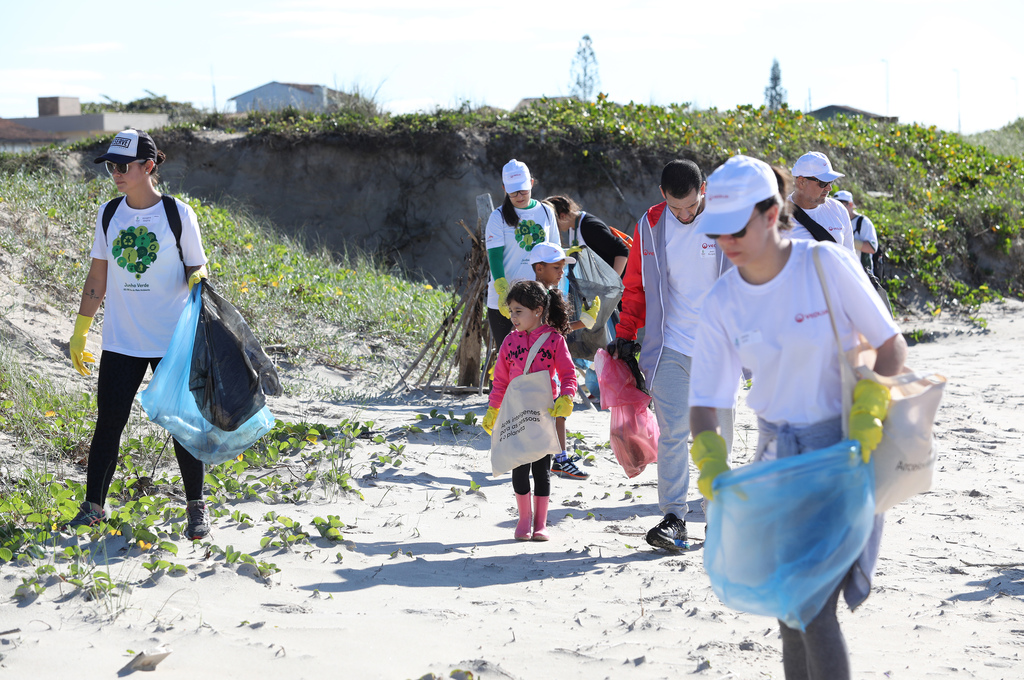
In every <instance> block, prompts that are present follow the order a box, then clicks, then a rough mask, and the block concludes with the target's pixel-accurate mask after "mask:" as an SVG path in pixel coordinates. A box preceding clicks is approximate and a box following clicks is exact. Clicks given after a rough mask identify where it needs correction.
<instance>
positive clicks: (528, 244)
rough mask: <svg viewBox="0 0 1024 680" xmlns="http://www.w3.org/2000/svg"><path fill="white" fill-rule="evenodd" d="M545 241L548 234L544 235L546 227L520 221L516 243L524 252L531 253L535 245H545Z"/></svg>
mask: <svg viewBox="0 0 1024 680" xmlns="http://www.w3.org/2000/svg"><path fill="white" fill-rule="evenodd" d="M545 240H547V234H545V233H544V227H542V226H540V225H539V224H537V223H536V222H534V221H533V220H520V222H519V226H518V227H516V242H517V243H518V244H519V246H520V247H521V248H522V249H523V250H525V251H526V252H530V251H531V250H533V247H534V246H535V245H537V244H538V243H544V241H545Z"/></svg>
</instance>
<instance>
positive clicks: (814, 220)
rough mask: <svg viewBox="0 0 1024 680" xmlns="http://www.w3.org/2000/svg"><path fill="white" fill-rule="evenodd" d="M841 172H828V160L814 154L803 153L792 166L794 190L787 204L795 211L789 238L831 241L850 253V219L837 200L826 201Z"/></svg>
mask: <svg viewBox="0 0 1024 680" xmlns="http://www.w3.org/2000/svg"><path fill="white" fill-rule="evenodd" d="M845 176H846V175H844V174H843V173H841V172H836V171H835V170H833V169H832V163H830V162H829V160H828V156H826V155H825V154H823V153H819V152H817V151H811V152H810V153H805V154H804V155H803V156H801V157H800V158H798V159H797V161H796V163H794V164H793V177H794V183H795V189H794V190H793V193H792V194H790V196H789V200H790V201H792V202H793V205H794V206H796V208H795V209H794V210H793V215H792V218H793V220H792V227H793V228H792V231H791V232H790V238H794V239H813V240H815V241H834V242H836V243H838V244H839V245H843V246H846V247H847V248H849V249H850V250H851V251H853V250H854V243H853V227H852V226H851V225H850V216H849V215H848V214H847V212H846V208H844V207H843V206H842V205H841V204H840V203H839V202H838V201H837V200H835V199H834V198H831V197H829V192H830V191H831V190H832V184H833V183H834V182H835V181H836V180H837V179H839V178H840V177H845Z"/></svg>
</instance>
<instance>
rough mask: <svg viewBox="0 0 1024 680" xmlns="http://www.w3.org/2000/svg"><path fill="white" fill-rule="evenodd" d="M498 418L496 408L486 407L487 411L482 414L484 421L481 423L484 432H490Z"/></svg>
mask: <svg viewBox="0 0 1024 680" xmlns="http://www.w3.org/2000/svg"><path fill="white" fill-rule="evenodd" d="M497 420H498V409H496V408H494V407H493V406H488V407H487V413H486V414H485V415H484V422H483V423H482V425H483V428H484V432H486V433H487V434H490V433H491V430H493V429H494V423H495V422H497Z"/></svg>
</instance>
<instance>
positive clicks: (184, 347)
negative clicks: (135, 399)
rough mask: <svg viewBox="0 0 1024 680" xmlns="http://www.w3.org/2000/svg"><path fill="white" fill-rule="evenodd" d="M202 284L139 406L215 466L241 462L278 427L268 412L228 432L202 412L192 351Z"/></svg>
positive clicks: (179, 323)
mask: <svg viewBox="0 0 1024 680" xmlns="http://www.w3.org/2000/svg"><path fill="white" fill-rule="evenodd" d="M202 285H203V284H202V282H199V283H197V284H196V285H194V286H192V292H191V294H190V296H189V302H188V305H186V307H185V310H184V311H183V312H182V313H181V318H180V319H178V325H177V326H175V327H174V334H173V335H172V336H171V344H170V346H169V347H168V348H167V353H166V354H165V355H164V358H163V359H161V360H160V364H159V365H158V366H157V367H156V371H154V372H153V379H152V380H150V381H149V386H148V387H146V389H145V390H143V391H142V393H141V394H140V395H139V402H140V403H141V404H142V408H143V410H145V412H146V415H147V416H148V417H149V419H150V420H151V421H153V422H154V423H156V424H157V425H159V426H160V427H162V428H164V429H165V430H167V431H168V432H170V433H171V435H173V436H174V438H175V439H177V440H178V441H179V442H180V443H181V445H182V446H184V447H185V448H186V449H188V452H189V453H191V454H192V455H193V456H195V457H196V458H197V459H198V460H201V461H203V462H204V463H207V464H209V465H217V464H220V463H223V462H225V461H228V460H231V459H232V458H236V457H238V456H239V455H240V454H241V453H242V452H243V451H245V450H246V449H247V448H249V447H250V446H252V445H253V444H254V443H255V442H256V441H257V440H258V439H259V438H260V437H262V436H263V435H265V434H266V433H267V432H270V429H271V428H272V427H273V426H274V416H273V414H271V413H270V409H269V408H267V407H266V406H264V407H263V408H262V409H261V410H260V411H258V412H257V413H256V414H255V415H254V416H252V417H251V418H249V419H248V420H246V421H245V422H244V423H242V425H241V426H239V427H238V429H236V430H233V431H231V432H228V431H226V430H222V429H220V428H219V427H217V426H216V425H213V424H212V423H210V422H209V421H208V420H207V419H206V418H204V417H203V414H202V413H201V412H200V411H199V407H198V406H197V405H196V399H195V397H194V396H193V394H192V392H190V391H189V374H190V371H191V367H192V348H193V345H194V343H195V338H196V325H197V324H198V322H199V313H200V311H201V310H202V295H201V289H202Z"/></svg>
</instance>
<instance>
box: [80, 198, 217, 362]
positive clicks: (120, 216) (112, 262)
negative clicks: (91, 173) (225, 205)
mask: <svg viewBox="0 0 1024 680" xmlns="http://www.w3.org/2000/svg"><path fill="white" fill-rule="evenodd" d="M175 204H176V205H177V207H178V215H179V216H180V217H181V251H182V254H183V255H184V258H185V263H186V264H187V265H188V266H189V267H199V266H202V265H204V264H206V253H205V252H204V251H203V242H202V239H201V237H200V235H199V222H198V221H197V220H196V214H195V212H194V211H193V210H192V208H191V207H189V206H188V205H187V204H185V203H182V202H181V201H179V200H177V199H175ZM105 207H106V204H104V205H103V206H101V207H100V210H99V214H98V215H97V216H96V231H95V235H94V237H93V246H92V252H91V255H92V257H93V258H94V259H97V260H106V261H107V292H106V303H105V305H104V316H103V349H104V350H106V351H111V352H117V353H119V354H126V355H128V356H133V357H146V358H150V357H163V355H164V354H165V353H166V352H167V347H168V345H170V342H171V334H172V333H173V332H174V327H175V326H176V325H177V323H178V318H179V317H180V316H181V312H182V311H183V310H184V309H185V305H186V304H187V302H188V282H187V280H186V279H185V269H184V267H183V266H182V263H181V258H180V257H179V256H178V248H177V246H176V245H175V240H174V233H173V232H172V231H171V226H170V224H169V223H168V222H167V214H166V213H165V212H164V204H163V201H158V202H157V204H156V205H154V206H152V207H150V208H146V209H144V210H135V209H134V208H131V207H129V206H128V201H127V200H124V201H121V204H120V205H119V206H118V207H117V211H116V212H115V213H114V216H113V218H112V219H111V220H110V225H109V226H108V227H107V233H106V237H104V234H103V210H104V208H105Z"/></svg>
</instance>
